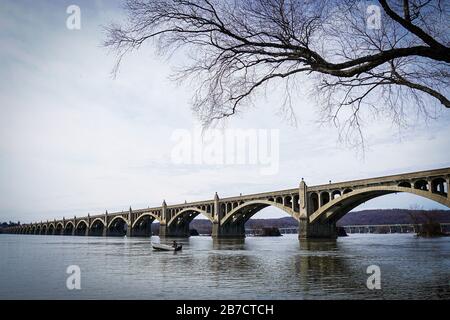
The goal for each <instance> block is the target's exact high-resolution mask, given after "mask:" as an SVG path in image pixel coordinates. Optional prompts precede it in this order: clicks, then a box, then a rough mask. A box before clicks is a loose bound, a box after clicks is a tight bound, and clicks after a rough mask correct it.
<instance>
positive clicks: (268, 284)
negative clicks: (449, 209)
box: [0, 234, 450, 299]
mask: <svg viewBox="0 0 450 320" xmlns="http://www.w3.org/2000/svg"><path fill="white" fill-rule="evenodd" d="M173 240H176V241H177V242H178V243H181V244H182V245H183V250H182V251H180V252H176V253H174V252H157V251H153V250H152V248H151V241H155V242H159V241H160V242H161V243H166V244H171V243H172V241H173ZM0 255H1V257H2V259H0V270H1V272H0V298H2V299H8V298H30V299H36V298H41V299H51V298H56V299H61V298H62V299H80V298H83V299H108V298H111V299H117V298H123V299H302V298H307V299H330V298H332V299H354V298H366V299H409V298H412V299H449V298H450V292H449V284H450V283H449V282H450V277H449V272H448V270H450V243H449V241H448V238H439V239H418V238H415V237H414V236H412V235H408V234H396V235H395V234H393V235H373V234H364V235H351V236H349V237H345V238H339V239H338V240H337V241H331V242H330V241H300V242H299V241H298V239H297V237H296V235H285V236H283V237H263V238H257V237H248V238H246V239H238V240H234V239H220V240H219V239H211V238H210V237H191V238H189V239H172V238H170V239H159V238H158V237H152V238H117V237H106V238H99V237H71V236H67V237H57V236H33V235H26V236H25V235H0ZM72 264H76V265H79V266H80V268H81V273H82V274H81V276H82V280H81V283H82V284H81V286H82V290H74V291H69V290H67V289H66V285H65V283H66V278H67V274H66V273H65V272H66V268H67V266H68V265H72ZM372 264H376V265H378V266H380V268H381V274H382V280H381V283H382V290H369V289H367V287H366V280H367V277H368V276H369V275H368V274H367V273H366V270H367V267H368V266H369V265H372Z"/></svg>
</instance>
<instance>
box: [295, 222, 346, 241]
mask: <svg viewBox="0 0 450 320" xmlns="http://www.w3.org/2000/svg"><path fill="white" fill-rule="evenodd" d="M298 238H299V239H336V238H337V228H336V223H335V222H322V223H320V222H316V223H309V222H308V221H307V219H300V221H299V227H298Z"/></svg>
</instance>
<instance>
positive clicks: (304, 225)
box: [298, 178, 337, 239]
mask: <svg viewBox="0 0 450 320" xmlns="http://www.w3.org/2000/svg"><path fill="white" fill-rule="evenodd" d="M298 192H299V199H300V214H299V226H298V238H299V239H336V238H337V230H336V223H335V222H321V221H318V222H314V223H310V222H309V217H310V215H311V214H312V213H314V209H315V208H314V205H313V204H312V203H311V201H309V196H308V186H307V185H306V183H305V181H304V180H303V178H302V181H301V182H300V185H299V190H298Z"/></svg>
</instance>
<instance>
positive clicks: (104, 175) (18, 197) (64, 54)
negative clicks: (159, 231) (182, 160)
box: [0, 1, 450, 222]
mask: <svg viewBox="0 0 450 320" xmlns="http://www.w3.org/2000/svg"><path fill="white" fill-rule="evenodd" d="M69 4H70V3H65V2H58V3H56V2H51V1H39V2H36V1H28V2H21V3H17V2H15V1H2V3H1V4H0V37H1V40H2V51H1V52H0V70H1V73H0V97H1V104H0V137H1V138H0V220H20V221H22V222H27V221H34V220H41V219H43V220H45V219H53V218H54V217H62V216H66V217H68V216H73V215H77V216H80V215H84V214H87V213H88V212H90V213H98V212H103V211H104V210H106V209H108V210H109V211H114V210H122V209H127V208H128V207H129V206H130V205H131V206H132V207H133V208H138V207H146V206H157V205H160V204H161V202H162V200H163V199H166V201H167V202H168V203H181V202H184V200H187V201H191V200H201V199H205V198H212V197H213V195H214V192H216V191H217V192H218V193H219V195H220V196H221V197H225V196H232V195H236V194H238V193H240V192H242V193H244V194H249V193H253V192H261V191H268V190H276V189H286V188H295V187H297V186H298V183H299V181H300V179H301V178H302V177H304V178H305V179H306V181H307V183H308V184H309V185H313V184H318V183H326V182H328V180H332V181H339V180H347V179H359V178H366V177H373V176H377V175H384V174H392V173H398V172H403V171H414V170H422V169H430V168H437V167H442V166H449V164H450V162H449V160H448V146H449V143H450V128H449V126H448V120H449V118H448V117H443V118H442V119H441V120H440V121H437V122H433V123H431V124H430V126H429V127H426V126H423V125H418V126H416V127H414V128H412V129H408V132H407V133H406V134H404V135H403V136H402V137H401V139H400V138H399V137H398V135H397V134H396V129H395V128H392V126H391V125H390V124H388V123H384V122H383V121H374V122H373V123H370V124H369V125H368V126H367V127H366V130H367V133H368V137H369V141H368V143H369V145H370V148H369V149H368V151H367V153H366V155H365V158H364V159H361V157H359V156H357V155H355V152H354V150H351V149H345V148H343V146H342V145H341V144H339V143H338V142H337V132H336V128H334V127H331V126H330V127H326V126H321V127H319V126H318V125H317V124H316V120H317V110H316V108H315V107H314V106H313V103H312V101H309V100H308V99H307V98H306V97H305V96H299V97H296V98H295V100H294V108H295V110H296V112H297V115H298V118H299V120H300V121H299V125H298V127H293V126H290V125H289V123H288V122H287V121H284V120H283V118H282V117H280V116H279V115H277V113H278V111H279V108H278V105H279V101H281V97H280V92H279V91H278V90H272V91H270V92H266V97H265V98H264V97H262V98H261V99H258V100H255V102H254V106H253V107H249V108H247V110H246V111H245V112H242V113H241V114H239V115H238V116H237V117H235V118H233V119H232V120H230V121H229V122H228V128H254V129H279V130H280V167H279V172H278V174H276V175H261V173H260V170H259V169H260V168H259V167H257V166H240V165H231V166H191V165H175V164H173V163H172V162H171V159H170V153H171V150H172V147H173V144H174V143H173V141H171V139H170V137H171V135H172V133H173V132H174V130H177V129H187V130H193V128H194V127H195V126H196V125H197V123H196V120H195V116H194V115H193V114H192V112H191V110H190V106H189V102H190V99H191V97H192V86H191V85H189V84H184V85H181V86H180V85H176V84H174V83H173V82H171V81H170V80H169V79H168V78H169V75H170V74H171V70H172V69H171V68H172V67H173V65H176V64H180V63H182V62H183V61H180V60H179V59H180V57H179V56H176V59H172V60H170V61H166V60H163V59H161V58H159V57H157V56H156V55H155V54H154V52H153V50H152V49H151V46H147V47H145V48H143V49H142V50H141V51H139V52H135V53H132V54H131V55H129V56H127V57H126V58H125V59H124V60H123V63H122V66H121V69H120V73H119V75H118V77H117V78H116V79H113V78H112V77H111V75H110V72H111V70H112V67H113V65H114V56H113V55H111V54H108V52H107V51H106V50H105V49H104V48H102V46H101V43H102V41H103V37H104V33H103V30H102V27H101V25H102V24H107V23H108V22H109V21H111V20H112V19H114V18H121V14H122V13H121V11H119V10H118V8H119V7H120V6H119V4H120V2H119V1H115V2H110V1H107V2H106V1H95V2H92V1H81V2H79V4H78V5H79V6H80V8H81V12H82V28H81V30H79V31H70V30H68V29H67V28H66V27H65V19H66V17H67V14H66V13H65V9H66V7H67V5H69ZM177 59H178V60H177ZM182 59H183V57H181V60H182ZM393 137H394V138H393ZM383 199H384V200H383ZM374 201H375V202H372V203H373V205H374V206H379V207H386V206H387V207H396V206H403V207H405V206H406V207H408V206H409V204H408V202H409V201H414V202H419V203H422V202H421V201H420V200H419V199H416V198H413V199H409V200H408V199H407V200H401V199H400V200H398V199H397V200H395V198H389V197H383V198H380V199H379V200H374ZM377 201H378V202H377ZM368 205H370V204H368ZM426 205H427V206H428V207H431V206H434V205H433V204H430V203H426Z"/></svg>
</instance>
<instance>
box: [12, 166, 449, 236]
mask: <svg viewBox="0 0 450 320" xmlns="http://www.w3.org/2000/svg"><path fill="white" fill-rule="evenodd" d="M449 185H450V168H442V169H435V170H428V171H420V172H411V173H404V174H397V175H390V176H384V177H377V178H370V179H361V180H353V181H345V182H337V183H328V184H323V185H316V186H307V185H306V183H305V181H303V179H302V181H301V182H300V184H299V186H298V187H297V188H293V189H286V190H279V191H271V192H264V193H257V194H250V195H240V196H236V197H228V198H219V196H218V194H217V193H216V194H215V195H214V197H213V198H212V199H209V200H204V201H197V202H191V203H182V204H174V205H168V204H167V203H166V202H165V201H163V202H162V205H161V206H160V207H153V208H144V209H138V210H132V209H131V208H130V209H129V210H128V211H121V212H114V213H108V211H106V212H105V213H104V214H97V215H89V214H88V215H87V216H84V217H76V216H74V217H72V218H66V217H64V218H62V219H59V220H56V219H54V220H47V221H45V222H42V221H41V222H34V223H29V224H22V225H19V226H14V227H10V228H7V229H6V230H5V231H6V232H8V233H17V234H42V235H80V236H124V235H127V236H150V235H151V224H152V223H153V221H155V220H156V221H158V222H159V224H160V231H159V234H160V236H161V237H188V236H189V224H190V222H191V221H192V220H193V219H194V218H195V217H196V216H198V215H199V214H201V215H203V216H205V217H206V218H208V219H209V220H210V221H211V223H212V225H213V230H212V236H213V237H217V238H226V237H230V238H242V237H245V227H244V225H245V222H246V221H247V220H248V219H250V218H251V217H252V216H253V215H254V214H256V213H257V212H259V211H260V210H262V209H263V208H266V207H268V206H273V207H276V208H279V209H281V210H283V211H284V212H286V213H287V214H289V215H291V216H292V217H293V218H295V219H296V220H297V221H298V223H299V228H298V235H299V238H300V239H306V238H328V239H330V238H336V237H337V231H336V221H338V220H339V219H340V218H342V217H343V216H344V215H345V214H347V213H348V212H350V211H351V210H352V209H354V208H356V207H357V206H359V205H360V204H362V203H364V202H366V201H368V200H371V199H374V198H377V197H380V196H383V195H386V194H391V193H398V192H407V193H411V194H415V195H418V196H421V197H424V198H427V199H431V200H433V201H436V202H438V203H440V204H442V205H444V206H447V207H448V208H450V194H449V191H448V186H449Z"/></svg>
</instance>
